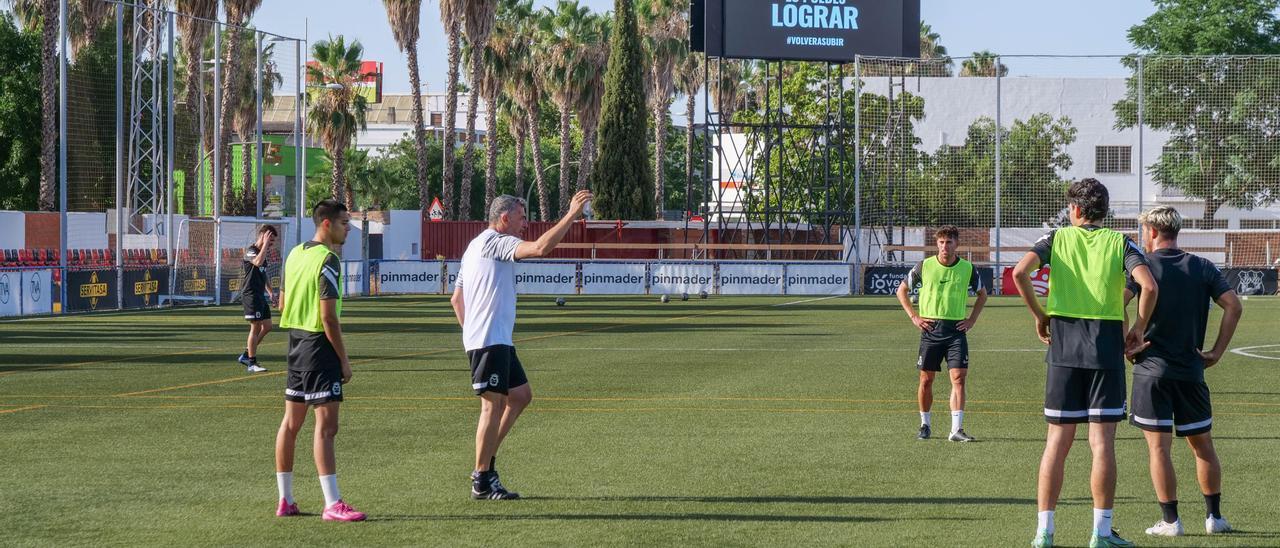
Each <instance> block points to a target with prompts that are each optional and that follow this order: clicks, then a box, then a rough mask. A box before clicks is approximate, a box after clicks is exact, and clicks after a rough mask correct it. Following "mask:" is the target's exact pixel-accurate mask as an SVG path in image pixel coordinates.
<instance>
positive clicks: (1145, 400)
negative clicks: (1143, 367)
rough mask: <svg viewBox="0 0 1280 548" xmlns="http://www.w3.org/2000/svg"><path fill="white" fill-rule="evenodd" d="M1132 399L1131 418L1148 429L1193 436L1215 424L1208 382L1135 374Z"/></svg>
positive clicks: (1206, 430)
mask: <svg viewBox="0 0 1280 548" xmlns="http://www.w3.org/2000/svg"><path fill="white" fill-rule="evenodd" d="M1132 401H1133V413H1132V414H1131V415H1129V422H1130V423H1132V424H1133V425H1134V426H1137V427H1138V428H1141V429H1143V430H1146V431H1148V432H1174V433H1176V434H1177V435H1178V436H1194V435H1196V434H1203V433H1205V432H1208V431H1209V430H1211V429H1212V428H1213V406H1212V405H1211V404H1210V403H1209V385H1207V384H1205V383H1204V381H1183V380H1178V379H1167V378H1163V377H1152V376H1150V375H1134V376H1133V400H1132Z"/></svg>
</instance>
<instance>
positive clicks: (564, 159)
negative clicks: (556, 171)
mask: <svg viewBox="0 0 1280 548" xmlns="http://www.w3.org/2000/svg"><path fill="white" fill-rule="evenodd" d="M569 108H570V104H569V102H568V101H565V106H563V107H560V212H559V213H558V215H564V214H565V213H568V212H569V198H570V197H571V196H572V194H571V193H570V190H569V175H570V169H569V165H570V164H569V155H571V154H572V153H573V141H572V139H573V134H572V132H571V130H572V126H570V125H569V122H570V120H571V118H570V115H569V113H570V111H569Z"/></svg>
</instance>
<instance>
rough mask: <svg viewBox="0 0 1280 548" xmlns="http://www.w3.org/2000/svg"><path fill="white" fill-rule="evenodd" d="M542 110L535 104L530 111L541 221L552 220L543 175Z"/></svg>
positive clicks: (534, 172)
mask: <svg viewBox="0 0 1280 548" xmlns="http://www.w3.org/2000/svg"><path fill="white" fill-rule="evenodd" d="M541 110H542V109H540V108H539V107H538V104H537V103H534V104H533V105H532V107H531V108H529V109H528V123H529V133H530V136H531V137H532V138H533V178H534V180H535V181H537V184H538V213H539V214H540V215H539V216H538V220H539V221H548V220H551V197H550V196H548V195H547V181H546V177H544V176H543V173H542V137H541V136H540V135H539V133H540V132H539V131H538V118H540V116H539V112H540V111H541Z"/></svg>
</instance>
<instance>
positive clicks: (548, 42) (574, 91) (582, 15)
mask: <svg viewBox="0 0 1280 548" xmlns="http://www.w3.org/2000/svg"><path fill="white" fill-rule="evenodd" d="M589 13H590V10H588V9H587V8H586V7H585V6H581V5H579V4H578V2H577V0H560V1H559V2H558V3H557V4H556V9H555V11H551V10H549V9H546V10H544V12H543V15H542V17H540V18H539V19H540V23H539V27H540V28H539V37H538V41H539V42H540V44H541V45H542V47H543V50H544V51H545V53H546V55H545V57H546V58H547V59H548V60H549V63H548V65H549V66H548V67H547V70H545V71H543V72H542V76H543V78H544V81H545V85H546V87H547V90H549V91H550V94H551V102H553V103H555V105H556V107H557V108H559V109H560V200H559V202H560V203H559V206H560V208H559V212H560V213H561V214H563V213H564V212H566V211H567V210H568V208H569V197H570V195H571V190H570V188H569V180H570V175H571V174H572V170H571V169H570V161H569V160H570V155H571V154H572V152H573V133H572V129H573V127H572V125H571V121H572V119H573V112H574V111H575V110H576V107H577V104H578V101H579V96H580V95H581V93H582V88H583V86H584V85H585V84H586V80H587V78H588V76H589V75H588V74H587V71H586V69H587V67H586V66H585V65H584V63H583V62H582V57H583V53H584V51H583V50H584V46H585V44H586V43H587V42H590V41H592V38H591V37H590V33H591V31H592V30H594V29H593V28H592V27H591V26H590V25H588V24H587V17H588V14H589Z"/></svg>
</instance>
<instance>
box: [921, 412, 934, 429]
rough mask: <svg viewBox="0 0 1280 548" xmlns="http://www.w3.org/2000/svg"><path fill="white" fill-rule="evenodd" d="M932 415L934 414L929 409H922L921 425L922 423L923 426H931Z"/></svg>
mask: <svg viewBox="0 0 1280 548" xmlns="http://www.w3.org/2000/svg"><path fill="white" fill-rule="evenodd" d="M931 415H932V413H930V412H928V411H921V412H920V425H921V426H929V418H930V416H931Z"/></svg>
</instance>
